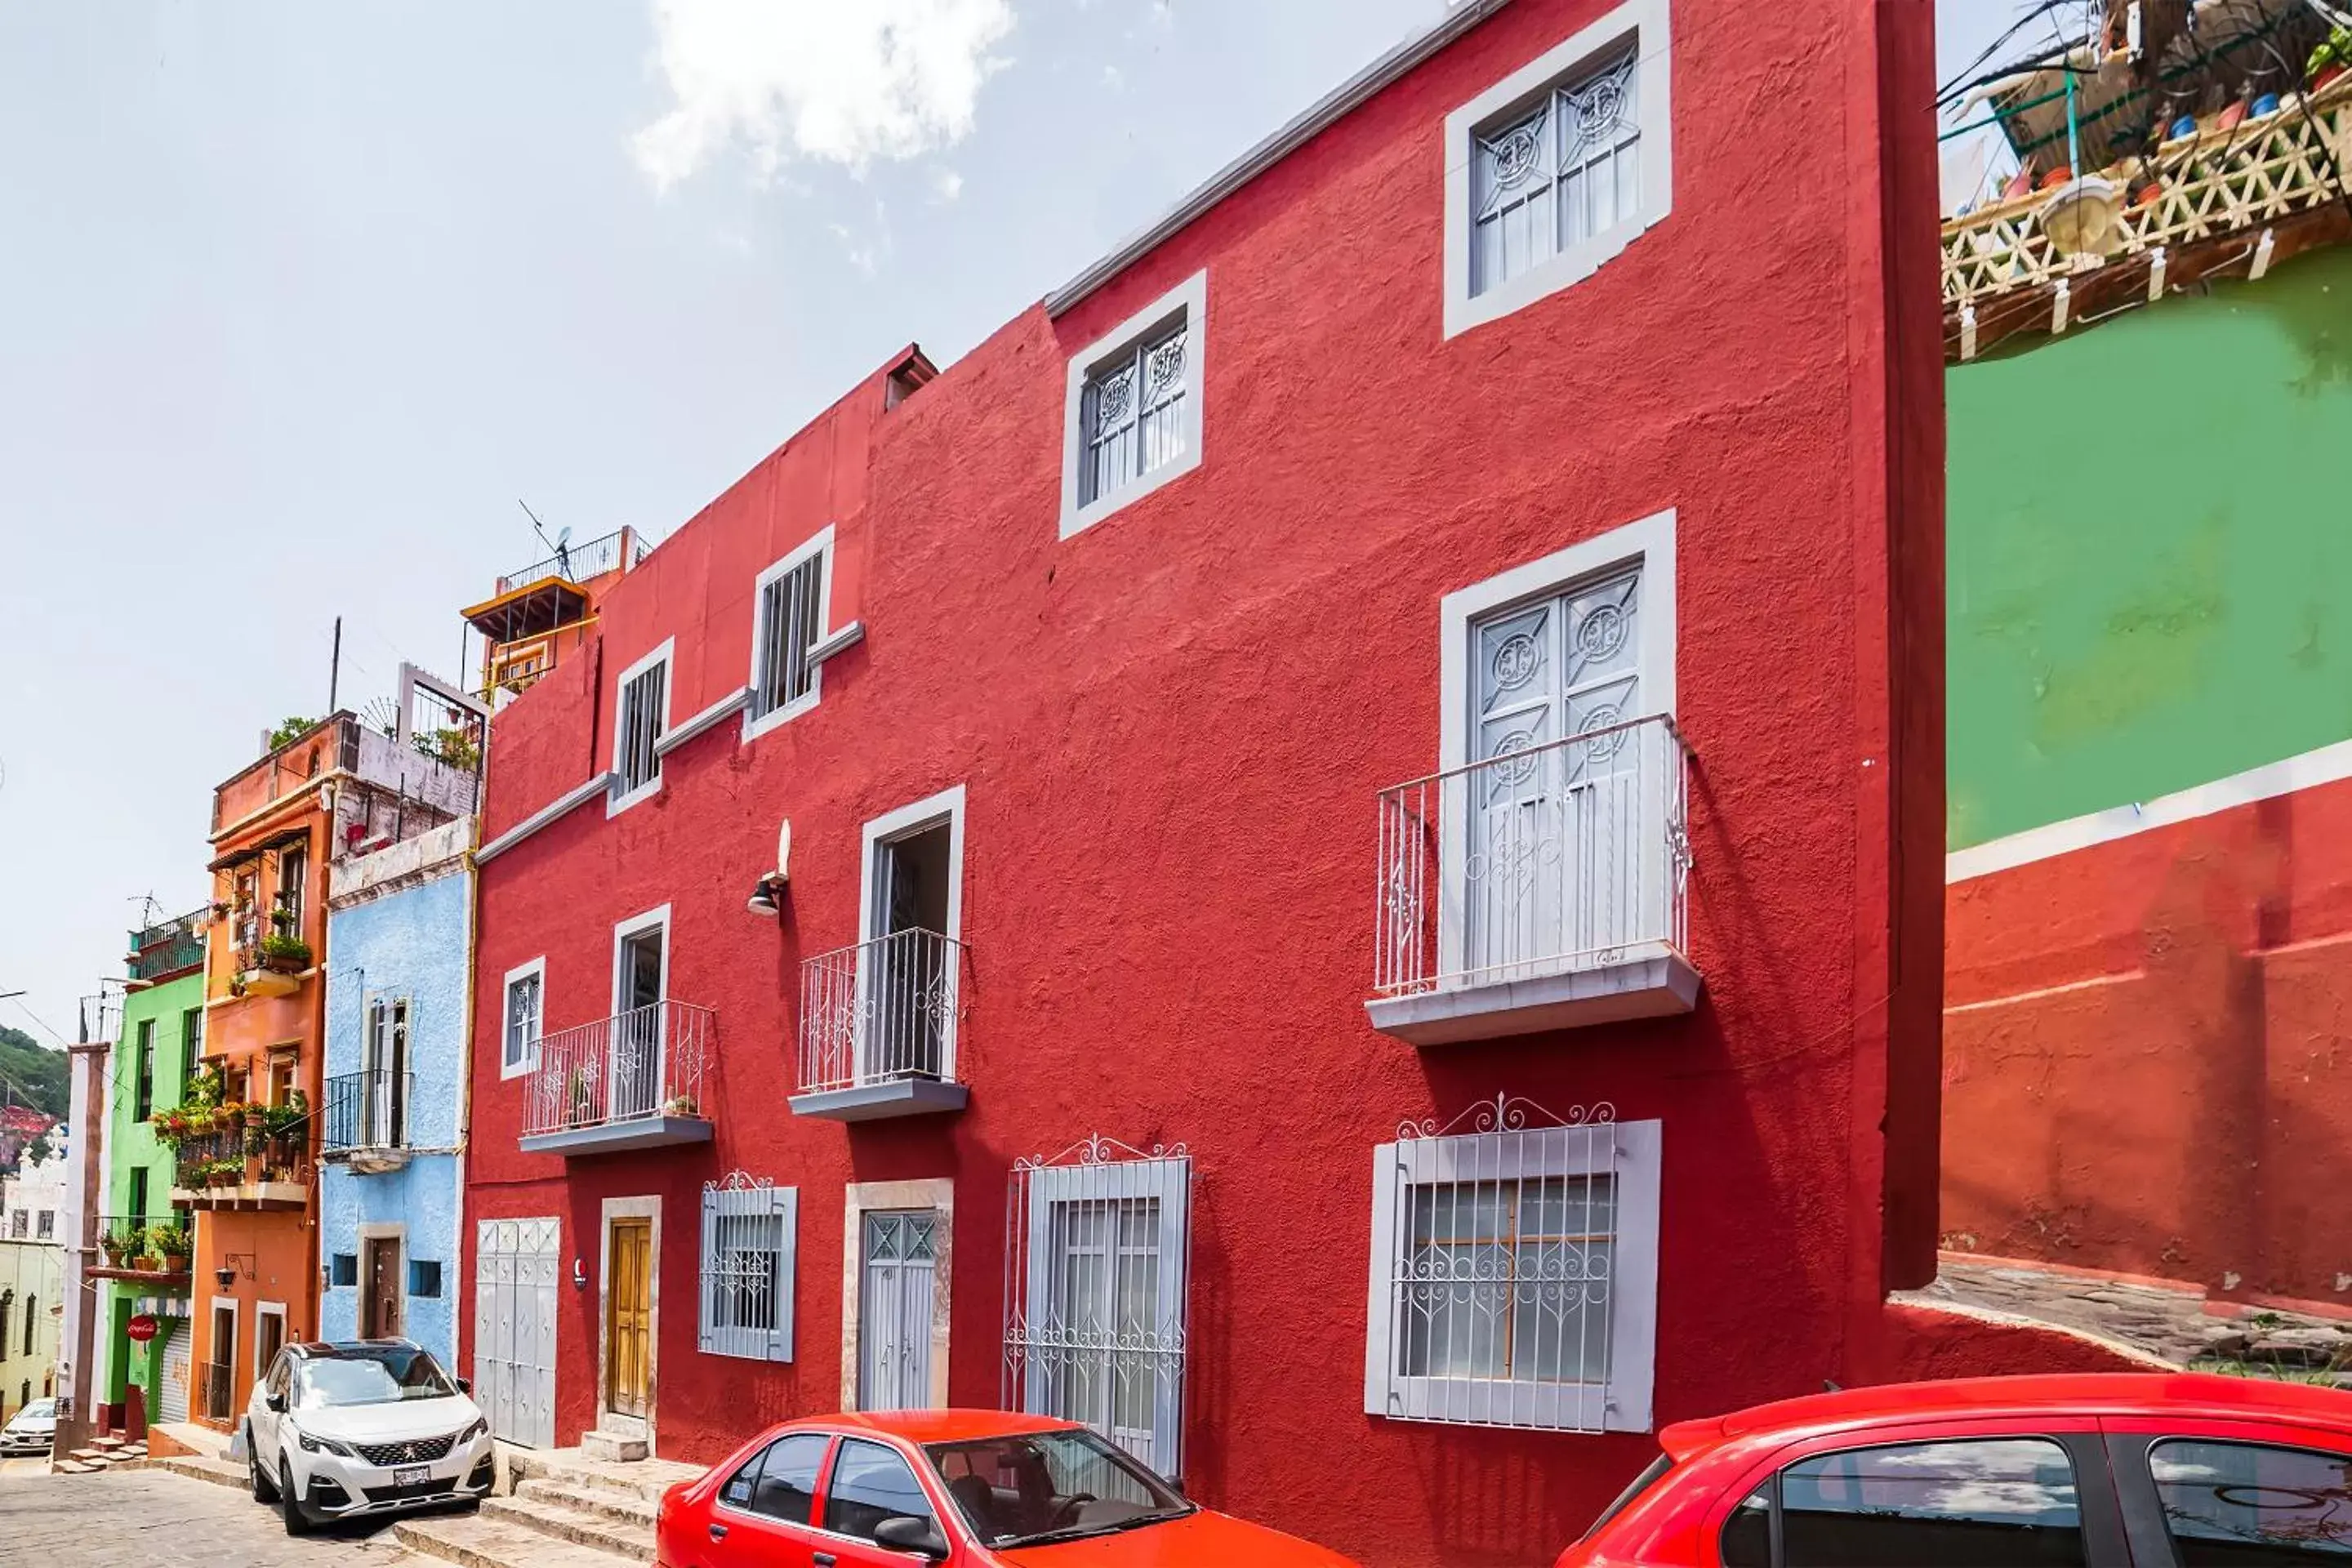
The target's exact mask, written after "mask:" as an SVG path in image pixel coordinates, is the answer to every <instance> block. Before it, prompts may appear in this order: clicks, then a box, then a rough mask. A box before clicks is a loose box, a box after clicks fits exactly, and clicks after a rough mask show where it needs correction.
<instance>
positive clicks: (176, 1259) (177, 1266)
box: [163, 1252, 188, 1274]
mask: <svg viewBox="0 0 2352 1568" xmlns="http://www.w3.org/2000/svg"><path fill="white" fill-rule="evenodd" d="M187 1271H188V1260H187V1258H185V1257H184V1256H183V1255H181V1254H179V1253H176V1252H167V1253H165V1254H163V1272H164V1273H166V1274H185V1273H186V1272H187Z"/></svg>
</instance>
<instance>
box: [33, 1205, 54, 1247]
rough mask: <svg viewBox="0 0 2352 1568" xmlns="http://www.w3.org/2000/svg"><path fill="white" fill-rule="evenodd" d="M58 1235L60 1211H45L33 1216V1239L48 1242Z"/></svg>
mask: <svg viewBox="0 0 2352 1568" xmlns="http://www.w3.org/2000/svg"><path fill="white" fill-rule="evenodd" d="M57 1234H58V1211H57V1210H55V1209H43V1210H42V1211H41V1212H40V1213H39V1214H37V1215H34V1216H33V1239H34V1240H36V1241H47V1240H49V1239H50V1238H51V1237H55V1236H56V1235H57Z"/></svg>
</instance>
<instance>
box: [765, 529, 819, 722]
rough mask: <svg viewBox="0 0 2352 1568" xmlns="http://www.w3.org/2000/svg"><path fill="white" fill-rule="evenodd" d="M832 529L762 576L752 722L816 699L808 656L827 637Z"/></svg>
mask: <svg viewBox="0 0 2352 1568" xmlns="http://www.w3.org/2000/svg"><path fill="white" fill-rule="evenodd" d="M832 560H833V530H831V529H830V528H828V529H826V530H825V531H824V532H822V533H820V534H818V535H817V536H816V537H815V538H814V539H813V540H811V541H809V542H808V543H806V544H804V545H803V546H802V547H801V548H800V549H798V550H795V551H793V552H792V553H791V554H790V555H787V556H785V557H784V558H783V559H782V561H779V562H777V563H775V564H774V565H773V566H771V567H769V568H768V569H767V570H766V571H765V572H762V573H761V574H760V583H759V591H758V594H757V595H756V596H755V599H754V603H753V607H752V614H753V622H752V626H751V710H750V718H751V724H752V726H753V727H754V728H759V727H761V721H762V720H764V719H768V718H771V717H775V718H776V719H777V720H778V721H779V722H781V721H782V719H783V718H788V717H790V716H791V715H792V714H794V713H798V712H802V711H804V710H806V709H807V708H808V707H809V706H810V705H811V704H812V703H814V701H815V700H816V697H817V688H818V668H817V664H816V661H815V660H814V659H813V658H810V657H809V656H810V655H811V653H813V652H814V650H815V648H816V646H817V645H818V644H819V643H820V642H822V641H824V635H825V629H826V628H825V589H826V582H825V579H826V576H827V574H828V573H829V571H830V569H831V566H832Z"/></svg>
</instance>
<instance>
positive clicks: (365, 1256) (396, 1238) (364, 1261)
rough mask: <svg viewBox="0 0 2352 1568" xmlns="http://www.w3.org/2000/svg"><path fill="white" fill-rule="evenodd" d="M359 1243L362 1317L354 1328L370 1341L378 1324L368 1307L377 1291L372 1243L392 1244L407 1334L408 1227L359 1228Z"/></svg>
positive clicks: (385, 1224)
mask: <svg viewBox="0 0 2352 1568" xmlns="http://www.w3.org/2000/svg"><path fill="white" fill-rule="evenodd" d="M358 1241H359V1249H360V1299H359V1316H358V1319H357V1321H355V1322H354V1323H353V1324H352V1327H353V1328H354V1329H355V1330H356V1331H358V1333H359V1337H360V1338H362V1339H366V1338H368V1337H370V1331H371V1330H372V1329H373V1324H374V1320H373V1314H372V1313H371V1312H370V1311H369V1310H368V1305H369V1301H370V1300H371V1298H372V1297H373V1293H374V1289H375V1286H374V1283H373V1282H374V1279H375V1270H374V1269H373V1268H372V1267H370V1259H371V1258H373V1248H371V1247H369V1246H368V1244H369V1243H370V1242H372V1241H389V1242H391V1243H392V1244H393V1250H394V1258H395V1260H396V1262H397V1263H398V1265H399V1267H398V1268H395V1269H394V1273H393V1285H394V1290H395V1293H396V1294H397V1295H398V1296H399V1297H400V1298H401V1300H400V1328H401V1331H402V1332H404V1333H405V1332H406V1331H407V1329H408V1302H407V1296H408V1285H407V1281H406V1278H405V1276H404V1273H403V1272H402V1270H404V1269H405V1268H406V1267H407V1265H408V1226H407V1224H406V1223H405V1222H404V1221H392V1222H382V1221H372V1222H370V1223H368V1224H365V1225H362V1226H360V1227H359V1236H358Z"/></svg>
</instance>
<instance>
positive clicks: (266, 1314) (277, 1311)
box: [253, 1301, 288, 1383]
mask: <svg viewBox="0 0 2352 1568" xmlns="http://www.w3.org/2000/svg"><path fill="white" fill-rule="evenodd" d="M272 1317H274V1318H276V1319H277V1320H278V1349H279V1350H281V1351H282V1350H284V1349H285V1348H286V1346H287V1343H288V1341H287V1338H286V1303H285V1302H283V1301H256V1302H255V1303H254V1304H253V1381H254V1382H256V1383H259V1382H260V1381H261V1380H262V1379H264V1378H266V1377H268V1375H269V1368H268V1365H267V1364H266V1363H264V1362H263V1361H262V1359H261V1320H262V1319H264V1318H272Z"/></svg>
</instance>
